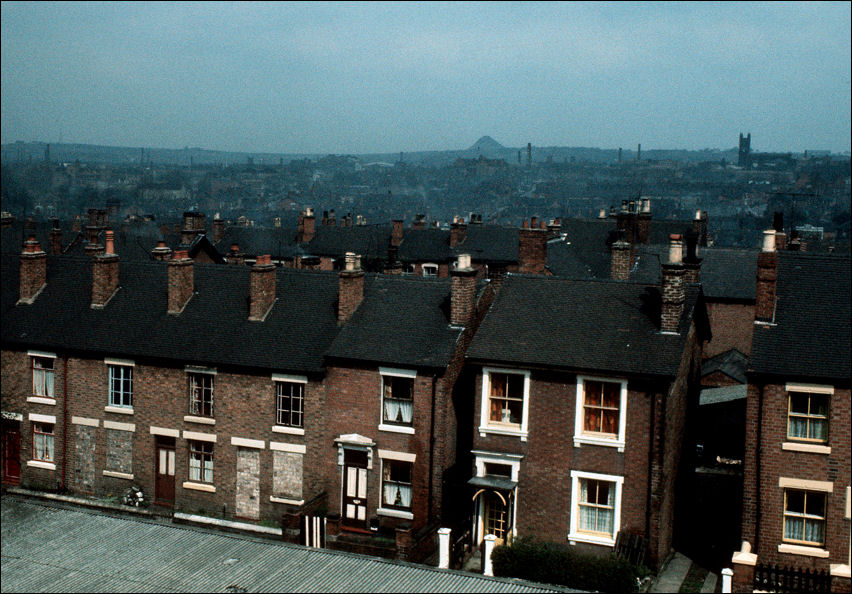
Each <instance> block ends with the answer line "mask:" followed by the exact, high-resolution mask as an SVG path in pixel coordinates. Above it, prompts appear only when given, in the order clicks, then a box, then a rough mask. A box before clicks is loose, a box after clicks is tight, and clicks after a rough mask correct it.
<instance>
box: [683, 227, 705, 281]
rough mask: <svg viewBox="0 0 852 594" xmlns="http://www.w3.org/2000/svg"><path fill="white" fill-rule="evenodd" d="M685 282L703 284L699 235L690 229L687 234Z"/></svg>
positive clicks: (684, 265) (684, 263)
mask: <svg viewBox="0 0 852 594" xmlns="http://www.w3.org/2000/svg"><path fill="white" fill-rule="evenodd" d="M683 268H684V271H685V273H684V281H685V282H687V283H693V284H695V283H700V282H701V258H699V257H698V233H696V232H695V230H693V229H690V230H689V231H687V232H686V257H685V258H684V259H683Z"/></svg>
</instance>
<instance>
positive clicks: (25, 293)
mask: <svg viewBox="0 0 852 594" xmlns="http://www.w3.org/2000/svg"><path fill="white" fill-rule="evenodd" d="M20 262H21V270H20V275H21V278H20V299H18V305H30V304H31V303H32V302H33V301H35V299H36V297H38V295H39V293H41V291H42V289H44V287H45V286H46V284H47V254H46V253H44V251H42V249H41V246H40V245H39V243H38V241H36V238H35V235H30V238H29V239H28V240H27V241H26V242H24V251H23V253H21V257H20Z"/></svg>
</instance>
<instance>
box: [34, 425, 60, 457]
mask: <svg viewBox="0 0 852 594" xmlns="http://www.w3.org/2000/svg"><path fill="white" fill-rule="evenodd" d="M48 427H49V428H50V430H49V431H47V430H46V429H47V428H48ZM32 434H33V447H32V458H31V459H32V460H34V461H36V462H47V463H50V464H55V463H56V423H45V422H42V421H34V422H32ZM39 436H41V439H39ZM39 441H41V442H42V448H43V452H42V455H39V452H38V442H39ZM48 443H49V444H50V448H49V450H48V447H47V445H48ZM48 451H49V452H50V454H49V455H48Z"/></svg>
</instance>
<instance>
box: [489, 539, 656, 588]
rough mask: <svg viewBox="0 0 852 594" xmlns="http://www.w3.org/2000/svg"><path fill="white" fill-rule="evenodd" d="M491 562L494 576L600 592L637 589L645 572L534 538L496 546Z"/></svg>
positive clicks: (611, 559)
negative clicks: (638, 582)
mask: <svg viewBox="0 0 852 594" xmlns="http://www.w3.org/2000/svg"><path fill="white" fill-rule="evenodd" d="M491 561H492V563H493V566H494V575H498V576H503V577H515V578H521V579H525V580H532V581H537V582H545V583H549V584H559V585H562V586H568V587H569V588H577V589H580V590H597V591H600V592H636V591H637V580H636V578H637V577H638V576H640V575H641V574H642V568H639V567H636V566H634V565H633V564H631V563H629V562H627V561H624V560H621V559H616V558H614V557H599V556H596V555H584V554H580V553H577V552H576V551H574V550H572V549H570V548H569V547H567V546H565V545H560V544H555V543H546V542H539V541H536V540H534V539H532V538H519V539H517V540H515V542H514V543H513V544H512V545H511V546H501V547H497V548H495V549H494V552H493V553H492V555H491Z"/></svg>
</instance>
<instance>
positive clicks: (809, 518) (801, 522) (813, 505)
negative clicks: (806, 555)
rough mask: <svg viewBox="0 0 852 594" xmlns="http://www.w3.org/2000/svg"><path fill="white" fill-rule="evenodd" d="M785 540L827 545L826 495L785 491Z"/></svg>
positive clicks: (813, 492)
mask: <svg viewBox="0 0 852 594" xmlns="http://www.w3.org/2000/svg"><path fill="white" fill-rule="evenodd" d="M784 540H785V541H787V542H793V543H797V544H805V545H817V546H822V545H824V544H825V493H820V492H816V491H797V490H793V489H785V490H784Z"/></svg>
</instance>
